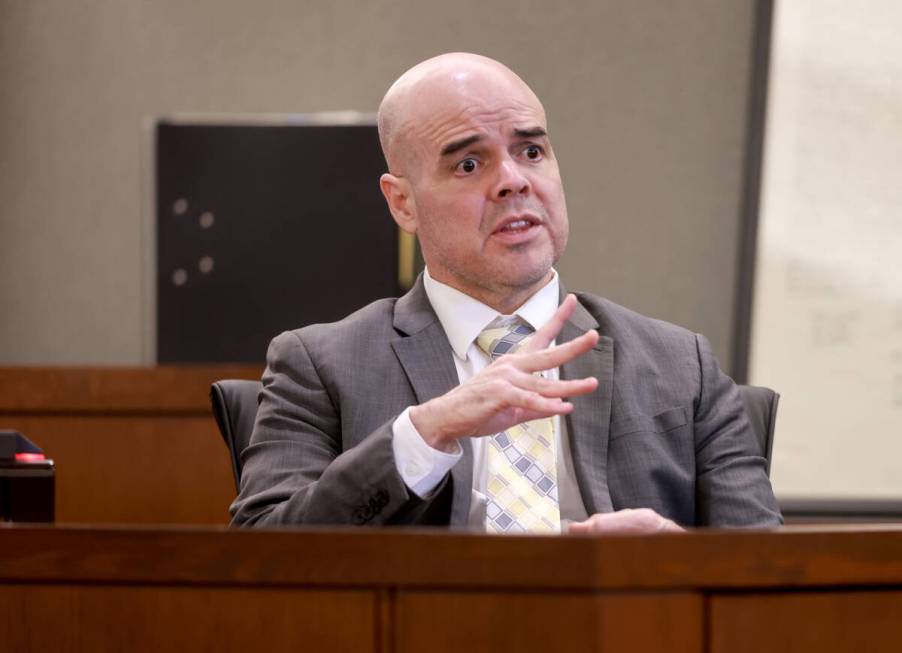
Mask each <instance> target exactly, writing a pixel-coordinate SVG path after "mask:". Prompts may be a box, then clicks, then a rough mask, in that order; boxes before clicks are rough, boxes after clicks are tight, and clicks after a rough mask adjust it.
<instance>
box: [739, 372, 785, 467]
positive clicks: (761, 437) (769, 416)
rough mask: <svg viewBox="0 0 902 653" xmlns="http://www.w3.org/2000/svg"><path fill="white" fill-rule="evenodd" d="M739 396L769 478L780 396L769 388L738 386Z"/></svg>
mask: <svg viewBox="0 0 902 653" xmlns="http://www.w3.org/2000/svg"><path fill="white" fill-rule="evenodd" d="M739 394H740V395H741V396H742V403H744V404H745V412H746V413H748V416H749V421H750V422H751V423H752V430H753V431H754V432H755V435H756V436H757V437H758V444H759V445H760V447H761V455H762V456H764V459H765V460H766V461H767V475H768V476H770V458H771V453H772V452H773V449H774V426H775V424H776V423H777V408H778V407H779V405H780V395H779V394H777V393H776V392H774V391H773V390H771V389H770V388H762V387H758V386H754V385H741V386H739Z"/></svg>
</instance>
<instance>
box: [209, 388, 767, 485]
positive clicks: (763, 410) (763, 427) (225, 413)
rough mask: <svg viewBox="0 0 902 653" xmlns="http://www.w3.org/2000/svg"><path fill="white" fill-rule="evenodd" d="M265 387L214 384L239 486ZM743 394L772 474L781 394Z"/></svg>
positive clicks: (761, 391) (215, 408)
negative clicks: (771, 460) (771, 459)
mask: <svg viewBox="0 0 902 653" xmlns="http://www.w3.org/2000/svg"><path fill="white" fill-rule="evenodd" d="M262 388H263V384H262V383H260V382H259V381H238V380H226V381H217V382H216V383H214V384H213V385H212V387H211V388H210V400H211V402H212V403H213V415H214V416H215V417H216V423H217V424H218V425H219V432H220V433H221V434H222V439H223V440H225V443H226V445H227V446H228V447H229V452H230V453H231V457H232V473H233V474H234V475H235V488H236V489H238V488H239V487H240V485H241V452H242V451H244V450H245V448H246V447H247V445H248V443H249V442H250V440H251V431H253V429H254V418H255V417H256V416H257V398H258V395H259V394H260V390H261V389H262ZM739 394H740V395H742V401H743V403H744V404H745V409H746V412H747V413H748V415H749V420H750V421H751V422H752V430H753V431H754V432H755V435H756V436H757V438H758V443H759V445H760V446H761V455H762V456H764V458H765V459H766V460H767V473H768V474H770V455H771V451H772V449H773V445H774V424H775V423H776V420H777V406H778V404H779V401H780V395H778V394H777V393H776V392H774V391H773V390H771V389H770V388H759V387H756V386H751V385H741V386H739Z"/></svg>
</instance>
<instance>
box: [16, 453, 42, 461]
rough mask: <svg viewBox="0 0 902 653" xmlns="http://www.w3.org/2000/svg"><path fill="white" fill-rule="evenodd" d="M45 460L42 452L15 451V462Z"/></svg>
mask: <svg viewBox="0 0 902 653" xmlns="http://www.w3.org/2000/svg"><path fill="white" fill-rule="evenodd" d="M42 460H45V458H44V454H42V453H17V454H16V462H17V463H37V462H41V461H42Z"/></svg>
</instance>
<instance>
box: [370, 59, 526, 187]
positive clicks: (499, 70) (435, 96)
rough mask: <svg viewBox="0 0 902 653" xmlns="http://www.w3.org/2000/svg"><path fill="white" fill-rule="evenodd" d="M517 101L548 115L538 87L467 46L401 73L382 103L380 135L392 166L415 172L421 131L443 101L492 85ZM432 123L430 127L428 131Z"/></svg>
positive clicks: (459, 101)
mask: <svg viewBox="0 0 902 653" xmlns="http://www.w3.org/2000/svg"><path fill="white" fill-rule="evenodd" d="M489 89H491V91H492V92H495V93H498V94H502V95H505V96H507V97H509V98H511V99H512V101H513V102H516V103H521V104H525V105H533V106H534V107H535V108H537V110H538V111H539V112H540V113H541V114H542V116H543V118H544V109H542V104H541V102H539V99H538V98H537V97H536V95H535V93H533V92H532V89H530V88H529V86H527V85H526V83H525V82H524V81H523V80H522V79H520V77H518V76H517V74H516V73H514V72H513V71H512V70H511V69H510V68H508V67H507V66H505V65H504V64H502V63H500V62H498V61H495V60H494V59H489V58H488V57H483V56H481V55H478V54H470V53H466V52H453V53H449V54H442V55H439V56H437V57H433V58H431V59H427V60H426V61H423V62H421V63H418V64H417V65H416V66H414V67H413V68H411V69H410V70H408V71H407V72H405V73H404V74H403V75H401V76H400V77H399V78H398V79H397V80H396V81H395V83H394V84H392V86H391V88H389V89H388V92H387V93H386V94H385V97H384V98H383V99H382V103H381V104H380V105H379V114H378V123H379V141H380V143H381V144H382V152H383V154H384V155H385V160H386V162H387V164H388V169H389V171H391V172H392V173H394V174H397V175H411V174H412V173H413V172H414V170H415V169H416V164H417V154H418V148H417V137H418V136H422V135H424V133H423V132H424V128H423V127H424V126H425V125H428V124H429V123H430V118H431V116H433V115H434V113H435V109H436V108H437V107H447V106H448V105H455V106H456V105H461V106H463V107H464V108H463V109H462V111H465V110H466V109H465V105H466V102H467V99H468V98H472V99H474V100H475V99H476V98H477V97H479V96H482V95H484V94H485V93H486V92H487V90H489ZM429 131H430V130H429V128H428V127H427V128H426V129H425V132H427V133H426V134H425V135H428V132H429Z"/></svg>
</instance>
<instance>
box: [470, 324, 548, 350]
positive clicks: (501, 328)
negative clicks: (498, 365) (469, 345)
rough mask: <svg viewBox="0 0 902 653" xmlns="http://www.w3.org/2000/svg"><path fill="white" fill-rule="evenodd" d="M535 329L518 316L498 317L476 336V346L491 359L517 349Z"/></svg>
mask: <svg viewBox="0 0 902 653" xmlns="http://www.w3.org/2000/svg"><path fill="white" fill-rule="evenodd" d="M533 333H535V330H534V329H533V328H532V327H531V326H529V325H528V324H526V323H524V322H523V321H522V320H520V318H518V317H514V318H509V317H508V318H505V317H499V318H496V319H495V320H493V321H492V322H491V323H490V324H489V325H488V326H487V327H486V328H484V329H483V330H482V331H481V332H480V333H479V335H478V336H476V346H477V347H479V348H480V349H481V350H482V351H484V352H485V353H486V354H488V355H489V356H490V357H491V359H492V360H495V359H496V358H500V357H501V356H504V355H505V354H512V353H514V352H515V351H517V349H519V348H520V347H521V346H522V345H523V344H524V343H525V342H526V341H527V340H528V339H529V338H530V336H532V334H533Z"/></svg>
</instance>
